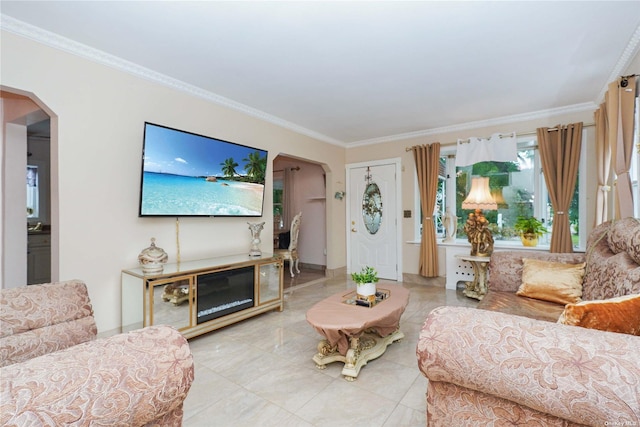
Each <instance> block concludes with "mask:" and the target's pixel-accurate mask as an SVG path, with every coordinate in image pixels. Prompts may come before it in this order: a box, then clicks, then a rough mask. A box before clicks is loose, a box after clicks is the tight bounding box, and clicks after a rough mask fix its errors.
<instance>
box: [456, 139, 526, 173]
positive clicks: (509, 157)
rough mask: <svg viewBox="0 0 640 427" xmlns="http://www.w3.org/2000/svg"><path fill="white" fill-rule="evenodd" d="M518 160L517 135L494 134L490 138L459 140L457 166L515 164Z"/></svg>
mask: <svg viewBox="0 0 640 427" xmlns="http://www.w3.org/2000/svg"><path fill="white" fill-rule="evenodd" d="M517 160H518V144H517V138H516V133H515V132H512V133H511V134H506V135H505V134H500V133H494V134H493V135H491V137H490V138H477V137H471V138H469V139H459V140H458V142H457V150H456V166H470V165H472V164H474V163H478V162H490V161H493V162H515V161H517Z"/></svg>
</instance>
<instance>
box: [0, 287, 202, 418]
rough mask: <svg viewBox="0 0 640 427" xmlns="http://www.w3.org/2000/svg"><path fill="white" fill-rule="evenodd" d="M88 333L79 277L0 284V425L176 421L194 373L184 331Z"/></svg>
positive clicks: (91, 325) (91, 326)
mask: <svg viewBox="0 0 640 427" xmlns="http://www.w3.org/2000/svg"><path fill="white" fill-rule="evenodd" d="M96 332H97V330H96V325H95V321H94V318H93V309H92V307H91V302H90V300H89V295H88V293H87V288H86V286H85V284H84V283H83V282H81V281H78V280H72V281H68V282H59V283H50V284H44V285H30V286H25V287H20V288H12V289H2V291H1V298H0V366H1V367H0V425H2V426H61V425H72V426H85V425H109V426H181V425H182V414H183V411H182V404H183V401H184V399H185V398H186V396H187V392H188V391H189V388H190V387H191V383H192V381H193V375H194V368H193V358H192V356H191V351H190V350H189V345H188V343H187V341H186V340H185V339H184V337H183V336H182V335H181V334H180V333H179V332H178V331H177V330H175V329H174V328H171V327H169V326H154V327H148V328H143V329H139V330H136V331H132V332H129V333H126V334H120V335H116V336H113V337H109V338H105V339H95V338H96Z"/></svg>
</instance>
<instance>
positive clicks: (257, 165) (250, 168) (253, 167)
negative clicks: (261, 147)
mask: <svg viewBox="0 0 640 427" xmlns="http://www.w3.org/2000/svg"><path fill="white" fill-rule="evenodd" d="M242 161H243V162H247V163H246V164H245V165H244V170H245V171H247V174H248V175H249V176H250V177H251V178H252V179H253V181H254V182H257V183H260V184H264V176H265V173H266V171H267V157H266V156H265V157H260V152H259V151H254V152H253V153H250V154H249V156H248V157H247V158H245V159H242Z"/></svg>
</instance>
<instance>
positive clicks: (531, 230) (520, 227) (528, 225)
mask: <svg viewBox="0 0 640 427" xmlns="http://www.w3.org/2000/svg"><path fill="white" fill-rule="evenodd" d="M513 228H514V229H515V230H516V231H517V232H518V233H519V234H520V239H521V240H522V244H523V245H524V246H537V245H538V238H539V237H542V236H543V235H544V234H545V233H548V232H549V230H547V228H546V227H545V226H544V224H543V223H542V222H541V221H540V220H538V219H537V218H536V217H533V216H520V217H518V220H517V221H516V223H515V225H514V226H513Z"/></svg>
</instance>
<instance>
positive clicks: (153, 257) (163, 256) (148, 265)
mask: <svg viewBox="0 0 640 427" xmlns="http://www.w3.org/2000/svg"><path fill="white" fill-rule="evenodd" d="M168 259H169V257H168V255H167V253H166V252H165V251H164V249H162V248H159V247H157V246H156V238H155V237H152V238H151V246H149V247H148V248H145V249H143V250H142V252H140V255H138V261H139V262H140V265H141V266H142V272H143V273H160V272H162V270H163V268H164V266H163V264H164V263H166V262H167V260H168Z"/></svg>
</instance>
